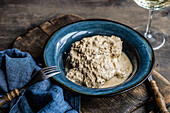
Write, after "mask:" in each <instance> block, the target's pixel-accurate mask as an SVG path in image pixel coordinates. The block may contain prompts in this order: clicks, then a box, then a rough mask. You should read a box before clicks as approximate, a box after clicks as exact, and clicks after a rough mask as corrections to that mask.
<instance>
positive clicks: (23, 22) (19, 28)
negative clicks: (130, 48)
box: [0, 0, 170, 81]
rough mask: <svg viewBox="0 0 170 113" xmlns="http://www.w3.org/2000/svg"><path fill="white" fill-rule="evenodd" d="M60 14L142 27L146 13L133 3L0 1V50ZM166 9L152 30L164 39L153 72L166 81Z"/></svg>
mask: <svg viewBox="0 0 170 113" xmlns="http://www.w3.org/2000/svg"><path fill="white" fill-rule="evenodd" d="M61 14H77V15H80V16H82V17H84V18H86V19H87V18H104V19H110V20H114V21H117V22H120V23H123V24H126V25H128V26H130V27H132V28H133V27H136V26H139V25H146V23H147V17H148V10H146V9H143V8H141V7H139V6H138V5H137V4H135V2H134V1H133V0H38V1H37V0H33V1H32V0H15V1H14V0H0V50H4V49H7V48H12V43H13V42H14V41H15V40H16V38H17V37H19V36H20V35H22V34H25V33H26V32H27V31H29V30H30V29H32V28H34V27H37V26H39V25H40V24H42V23H44V22H46V21H48V20H49V19H52V18H53V17H57V16H59V15H61ZM168 23H170V8H167V9H163V10H160V11H155V12H154V15H153V21H152V26H154V27H155V28H158V29H160V31H162V32H163V33H164V34H165V36H166V43H165V45H164V46H163V47H162V48H161V49H159V50H157V51H155V56H156V66H155V70H157V71H158V72H160V73H161V74H162V75H163V76H164V77H165V78H166V79H167V80H168V81H170V75H169V73H170V59H169V58H170V54H169V53H170V49H169V48H170V24H168Z"/></svg>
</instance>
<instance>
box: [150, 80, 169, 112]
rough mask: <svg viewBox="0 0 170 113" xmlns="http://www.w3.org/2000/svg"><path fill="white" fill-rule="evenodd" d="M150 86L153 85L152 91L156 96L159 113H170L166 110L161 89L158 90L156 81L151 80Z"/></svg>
mask: <svg viewBox="0 0 170 113" xmlns="http://www.w3.org/2000/svg"><path fill="white" fill-rule="evenodd" d="M150 85H151V89H152V91H153V93H154V96H155V101H156V104H157V106H158V108H159V110H160V111H159V112H160V113H169V112H168V110H167V108H166V104H165V101H164V98H163V96H162V95H161V93H160V92H159V89H158V86H157V85H156V82H155V81H154V80H151V81H150Z"/></svg>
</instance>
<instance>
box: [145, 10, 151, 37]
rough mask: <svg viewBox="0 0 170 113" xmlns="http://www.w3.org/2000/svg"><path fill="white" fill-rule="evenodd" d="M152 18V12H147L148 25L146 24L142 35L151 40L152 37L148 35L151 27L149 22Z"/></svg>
mask: <svg viewBox="0 0 170 113" xmlns="http://www.w3.org/2000/svg"><path fill="white" fill-rule="evenodd" d="M152 16H153V10H149V17H148V23H147V27H146V31H145V33H144V35H145V37H146V38H152V35H151V34H150V27H151V22H152Z"/></svg>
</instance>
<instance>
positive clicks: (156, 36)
mask: <svg viewBox="0 0 170 113" xmlns="http://www.w3.org/2000/svg"><path fill="white" fill-rule="evenodd" d="M134 1H135V2H136V3H137V4H138V5H139V6H141V7H143V8H145V9H148V10H149V18H148V23H147V26H138V27H136V28H134V29H135V30H137V31H138V32H140V33H141V34H143V35H144V36H145V38H146V39H148V41H149V42H150V44H151V46H152V48H153V50H157V49H159V48H160V47H162V46H163V45H164V43H165V35H164V34H163V33H162V32H161V31H159V30H157V29H155V28H153V27H151V21H152V16H153V11H154V10H160V9H164V8H168V7H170V0H134Z"/></svg>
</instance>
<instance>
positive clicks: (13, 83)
mask: <svg viewBox="0 0 170 113" xmlns="http://www.w3.org/2000/svg"><path fill="white" fill-rule="evenodd" d="M39 69H40V67H38V66H37V65H36V63H35V62H34V60H33V58H32V57H31V55H30V54H29V53H25V52H21V51H19V50H17V49H7V50H4V51H1V52H0V95H1V96H2V95H4V94H5V93H7V92H10V91H12V90H14V89H15V88H17V89H19V88H21V87H22V86H24V85H25V84H27V83H28V81H29V80H30V78H31V76H32V75H33V74H34V73H35V72H36V71H38V70H39ZM2 108H7V109H8V110H9V112H10V113H34V112H38V113H65V112H66V113H77V112H79V108H80V96H79V95H74V94H72V93H71V92H69V91H65V93H64V94H63V90H62V88H60V87H59V86H57V85H56V84H55V83H54V81H52V80H50V79H47V80H44V81H41V82H39V83H36V84H34V85H32V86H31V87H29V88H28V89H26V90H25V91H24V92H23V93H22V94H21V96H19V97H18V98H15V99H13V100H12V101H11V102H9V103H7V104H5V105H4V106H3V107H2Z"/></svg>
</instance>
